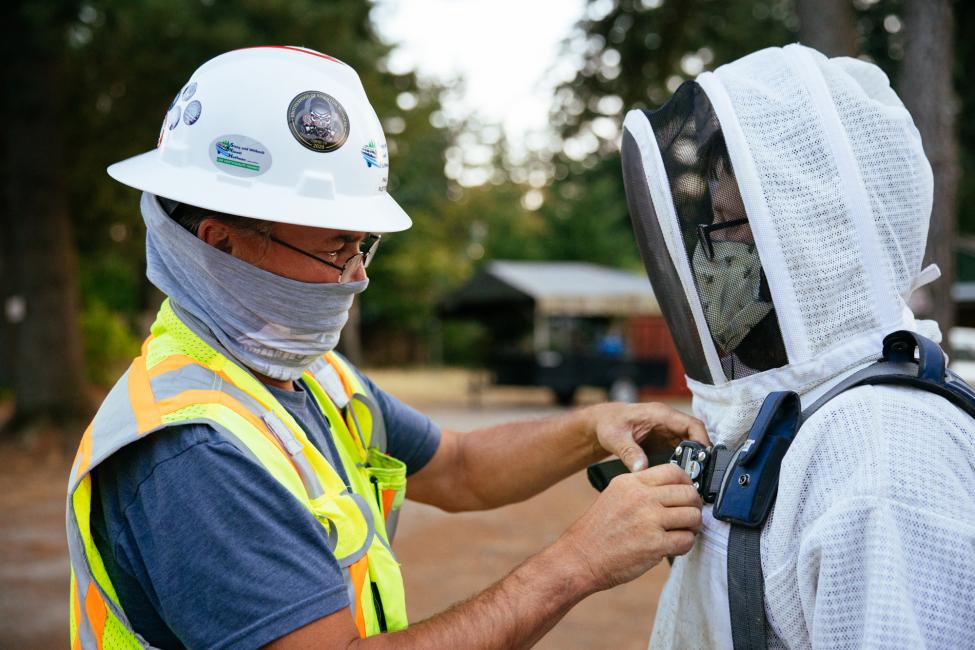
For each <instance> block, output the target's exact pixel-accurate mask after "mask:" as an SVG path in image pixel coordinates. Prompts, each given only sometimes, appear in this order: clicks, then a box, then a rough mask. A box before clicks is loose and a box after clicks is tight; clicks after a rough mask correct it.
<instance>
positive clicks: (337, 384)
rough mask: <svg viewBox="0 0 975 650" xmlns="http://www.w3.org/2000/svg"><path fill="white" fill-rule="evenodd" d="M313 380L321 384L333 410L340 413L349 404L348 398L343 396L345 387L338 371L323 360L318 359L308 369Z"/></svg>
mask: <svg viewBox="0 0 975 650" xmlns="http://www.w3.org/2000/svg"><path fill="white" fill-rule="evenodd" d="M308 370H309V371H310V372H311V374H312V376H313V377H314V378H315V380H316V381H317V382H318V383H319V384H321V386H322V390H324V391H325V394H326V395H328V397H329V399H330V400H332V403H333V404H335V408H337V409H339V410H340V411H341V410H342V409H344V408H345V405H346V404H348V403H349V396H348V395H346V394H345V386H343V385H342V378H341V377H339V373H338V371H336V370H335V368H333V367H332V364H330V363H329V362H328V361H326V360H325V359H324V358H321V359H318V360H317V361H315V363H313V364H311V366H310V367H309V368H308Z"/></svg>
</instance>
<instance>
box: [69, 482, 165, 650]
mask: <svg viewBox="0 0 975 650" xmlns="http://www.w3.org/2000/svg"><path fill="white" fill-rule="evenodd" d="M67 532H68V558H69V561H70V563H71V569H72V570H73V571H74V576H75V584H76V585H77V588H78V605H79V607H78V609H79V620H78V621H77V624H78V635H79V638H80V639H81V647H83V648H92V649H93V650H95V649H97V648H98V644H97V640H96V639H95V633H94V631H93V630H92V629H91V621H89V620H88V612H87V610H86V609H85V599H86V597H87V595H88V589H89V585H94V586H93V587H92V588H94V589H97V590H98V591H99V593H100V594H101V597H102V601H104V603H105V607H106V608H108V610H109V611H110V612H111V613H112V614H113V615H114V616H115V618H117V619H118V621H119V622H120V623H121V624H122V625H123V626H124V627H125V629H126V630H128V631H129V632H130V633H132V635H133V636H134V637H135V638H136V640H137V641H138V642H139V643H140V644H141V645H142V647H143V648H149V647H151V646H149V644H148V643H146V640H145V639H143V638H142V636H140V635H139V634H138V633H136V631H135V630H133V629H132V624H131V623H129V619H128V617H127V616H126V615H125V612H124V611H122V609H121V608H120V607H118V606H117V605H116V604H115V602H114V601H113V600H112V599H111V598H109V597H108V594H106V593H105V591H104V590H103V589H102V588H101V586H100V585H99V584H98V583H97V582H96V581H95V580H94V578H93V577H92V571H91V565H90V559H89V558H88V555H87V554H86V553H85V551H84V549H85V543H84V541H83V540H82V539H81V530H80V529H79V528H78V522H77V520H76V518H75V514H74V506H73V504H72V499H71V498H70V497H69V498H68V512H67Z"/></svg>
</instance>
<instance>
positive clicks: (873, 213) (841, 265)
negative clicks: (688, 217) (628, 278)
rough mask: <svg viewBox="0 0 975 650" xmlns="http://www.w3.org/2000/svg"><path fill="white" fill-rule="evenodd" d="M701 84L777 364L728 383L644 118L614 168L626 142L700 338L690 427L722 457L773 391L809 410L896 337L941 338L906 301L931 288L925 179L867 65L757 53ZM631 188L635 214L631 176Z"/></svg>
mask: <svg viewBox="0 0 975 650" xmlns="http://www.w3.org/2000/svg"><path fill="white" fill-rule="evenodd" d="M696 82H697V83H698V84H699V85H700V88H701V89H702V90H703V91H704V93H705V94H706V96H707V99H708V100H709V101H710V104H711V106H712V107H713V112H714V115H715V116H716V117H717V119H718V121H719V122H720V129H721V130H722V131H723V135H724V140H725V142H726V145H727V151H728V155H729V157H730V160H731V163H732V165H733V167H734V174H735V176H736V178H737V182H738V188H739V191H740V193H741V198H742V201H743V203H744V208H745V210H746V212H747V219H748V223H749V225H750V227H751V232H752V234H753V236H754V240H755V245H756V247H757V249H758V252H759V254H760V257H761V265H762V269H763V271H764V273H765V276H766V277H767V282H768V287H769V289H770V291H771V296H772V299H773V302H774V305H775V312H776V314H777V318H778V323H779V328H780V331H781V337H782V342H783V343H784V346H785V351H786V353H787V356H788V363H787V364H786V365H784V366H782V367H778V368H774V369H772V370H766V371H764V372H758V373H756V374H751V375H749V376H744V377H741V378H737V379H734V380H730V381H729V380H728V379H727V378H726V377H725V374H724V372H723V370H722V366H721V363H720V360H719V358H718V352H717V350H716V348H715V345H714V343H713V341H712V338H711V336H710V334H709V333H708V325H707V322H706V321H705V319H704V318H703V316H702V308H701V300H700V298H699V296H698V291H697V290H696V289H695V287H694V284H693V283H694V280H693V276H692V275H691V273H690V272H689V269H688V264H687V259H686V257H684V258H683V259H681V254H680V252H679V251H680V250H682V249H683V247H684V245H685V244H684V243H683V242H681V241H679V237H680V235H681V231H680V227H679V225H678V222H677V221H675V208H674V204H673V203H672V199H671V198H670V197H671V189H670V182H669V181H668V178H667V174H666V171H665V169H664V165H663V162H662V160H661V152H660V149H659V147H658V143H657V140H656V138H655V137H654V134H653V130H652V127H651V125H650V121H649V119H648V117H647V113H644V112H643V111H631V112H630V113H629V114H628V115H627V117H626V121H625V123H624V129H625V131H624V168H626V165H627V161H626V153H627V152H626V148H627V139H628V138H631V140H630V142H631V143H632V142H635V143H636V145H637V146H638V149H639V153H638V154H631V155H632V156H638V157H639V158H640V161H639V162H640V163H642V168H643V174H644V176H645V182H646V185H647V187H646V188H645V189H644V190H643V195H647V196H649V197H650V198H651V199H652V201H653V204H654V205H653V212H654V213H655V214H656V215H657V220H658V221H659V222H660V233H661V234H662V237H663V238H664V240H665V243H666V252H665V253H666V254H667V255H669V256H670V260H671V262H672V264H673V265H674V267H676V272H677V275H678V276H679V277H680V283H681V284H682V285H683V289H684V296H681V299H685V298H686V301H687V307H688V309H687V312H688V314H689V316H688V318H689V319H691V318H692V319H693V322H688V324H687V326H688V328H689V329H691V328H693V329H694V330H696V333H697V334H699V339H700V345H701V346H703V357H704V358H705V360H706V363H707V369H708V371H709V374H710V376H711V378H712V380H713V381H712V382H710V383H709V382H703V381H695V380H693V379H690V378H689V379H688V385H689V387H690V389H691V391H692V393H693V394H694V400H693V408H694V413H695V415H696V416H697V417H699V418H701V419H702V420H704V422H705V424H706V425H707V428H708V431H709V432H711V435H712V437H713V438H714V440H715V442H721V443H724V444H726V445H728V446H732V447H733V446H736V445H737V444H738V443H740V442H741V441H742V439H743V437H744V435H745V433H746V431H747V428H748V427H749V425H750V424H751V422H752V420H753V419H754V417H755V415H756V413H757V411H758V408H759V406H760V405H761V403H762V401H763V400H764V398H765V397H766V396H767V395H768V393H770V392H772V391H777V390H793V391H796V392H798V393H800V395H801V396H804V397H807V396H809V395H810V393H812V392H813V391H816V389H817V387H819V388H823V387H824V386H825V385H827V384H832V383H835V381H836V380H838V379H839V378H840V377H842V376H843V375H844V374H845V373H846V371H848V370H851V369H853V368H855V367H858V366H860V365H863V364H864V363H865V362H867V361H870V360H872V359H875V358H876V357H878V356H879V352H880V349H881V341H882V339H883V337H884V336H885V335H886V334H888V333H890V332H892V331H895V330H898V329H909V330H915V331H919V332H921V333H923V334H924V335H925V336H927V337H929V338H932V339H934V340H936V341H940V338H941V334H940V331H939V330H938V327H937V325H936V324H935V323H933V322H930V321H917V320H915V318H914V315H913V314H912V313H911V311H910V309H909V308H908V306H907V299H908V298H909V297H910V294H911V292H912V291H913V290H915V289H916V288H918V286H920V285H921V284H924V283H926V282H929V281H931V280H932V279H934V278H936V277H937V273H936V272H932V270H925V272H924V273H922V269H921V264H922V259H923V256H924V248H925V243H926V239H927V232H928V221H929V216H930V211H931V202H932V191H933V190H932V175H931V168H930V165H929V164H928V162H927V159H926V158H925V156H924V152H923V149H922V146H921V140H920V135H919V134H918V131H917V129H916V127H915V126H914V123H913V121H912V119H911V116H910V115H909V113H908V112H907V110H906V109H905V108H904V106H903V104H902V103H901V101H900V100H899V99H898V98H897V96H896V95H895V94H894V92H893V90H892V89H891V88H890V83H889V81H888V79H887V77H886V76H885V75H884V73H883V72H882V71H881V70H880V69H879V68H877V67H876V66H875V65H872V64H869V63H866V62H863V61H860V60H857V59H850V58H834V59H827V58H826V57H824V56H823V55H822V54H820V53H818V52H816V51H815V50H812V49H809V48H806V47H803V46H799V45H791V46H788V47H786V48H769V49H765V50H761V51H759V52H756V53H754V54H751V55H749V56H747V57H744V58H742V59H740V60H738V61H735V62H733V63H730V64H728V65H724V66H721V67H720V68H718V69H717V70H715V71H714V72H713V73H704V74H702V75H700V76H699V77H698V78H697V79H696ZM627 181H628V185H627V190H628V194H631V196H630V200H631V213H632V212H633V200H634V197H633V195H632V194H633V193H632V192H631V191H630V190H631V188H632V185H633V183H634V180H633V177H632V175H631V176H629V177H628V178H627ZM634 222H635V223H634V225H635V226H636V217H634ZM637 231H638V236H639V235H640V230H639V228H638V229H637ZM657 248H658V249H660V248H663V247H657ZM643 250H644V259H645V261H647V259H646V258H647V249H646V248H644V249H643ZM647 266H648V271H649V269H650V266H651V265H650V263H649V262H648V264H647ZM652 279H653V277H652V276H651V280H652ZM658 293H659V292H658ZM658 298H659V296H658ZM671 327H672V329H673V328H674V322H673V321H671ZM676 336H677V335H676V334H675V338H676ZM685 365H686V364H685ZM817 392H818V391H817ZM805 401H806V400H805V399H804V402H805Z"/></svg>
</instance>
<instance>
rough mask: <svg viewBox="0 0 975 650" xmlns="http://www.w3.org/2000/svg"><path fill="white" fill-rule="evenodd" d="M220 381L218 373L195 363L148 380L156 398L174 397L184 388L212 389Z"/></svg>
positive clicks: (221, 379)
mask: <svg viewBox="0 0 975 650" xmlns="http://www.w3.org/2000/svg"><path fill="white" fill-rule="evenodd" d="M221 383H223V378H222V377H221V376H220V375H218V374H217V373H215V372H213V371H212V370H210V369H209V368H205V367H203V366H201V365H198V364H195V363H189V364H186V365H185V366H183V367H181V368H176V369H175V370H170V371H168V372H164V373H162V374H161V375H157V376H156V377H153V378H152V379H150V380H149V384H150V385H151V386H152V393H153V395H155V396H156V399H157V400H163V399H166V398H168V397H175V396H176V395H178V394H179V393H182V392H183V391H184V390H194V389H196V390H214V389H217V388H219V387H220V384H221Z"/></svg>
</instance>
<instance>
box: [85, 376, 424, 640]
mask: <svg viewBox="0 0 975 650" xmlns="http://www.w3.org/2000/svg"><path fill="white" fill-rule="evenodd" d="M360 376H361V377H362V379H363V380H364V382H365V384H366V385H367V386H368V388H369V390H370V391H371V392H372V394H373V396H374V397H375V398H376V401H377V402H378V404H379V407H380V409H381V410H382V413H383V417H384V419H385V421H386V430H387V436H388V447H387V452H388V453H389V454H390V455H392V456H394V457H396V458H399V459H400V460H402V461H403V462H404V463H406V466H407V472H408V473H413V472H416V471H417V470H419V469H420V468H422V467H423V466H424V465H425V464H426V463H427V462H428V461H429V460H430V458H431V457H432V456H433V454H434V453H435V452H436V450H437V447H438V445H439V443H440V430H439V429H438V428H437V426H436V425H435V424H434V423H433V422H432V421H431V420H430V419H429V418H427V417H426V416H424V415H422V414H421V413H419V412H418V411H416V410H414V409H412V408H410V407H409V406H406V405H405V404H403V403H402V402H400V401H399V400H397V399H396V398H395V397H393V396H391V395H389V394H388V393H386V392H384V391H382V390H380V389H379V388H377V387H376V386H375V385H374V384H373V383H372V382H371V381H370V380H369V379H368V378H366V377H364V376H362V375H360ZM299 387H301V384H300V382H299ZM269 389H270V390H271V392H272V393H273V394H274V396H275V398H277V399H278V400H279V401H280V402H281V405H282V406H284V408H285V409H287V410H288V412H289V413H291V415H293V416H294V417H295V419H296V420H297V421H298V423H299V424H300V425H301V427H302V428H303V429H304V431H305V433H306V434H308V438H309V440H310V441H311V442H312V444H314V445H315V447H317V448H318V450H319V451H321V452H322V454H324V456H325V458H326V459H327V460H328V461H329V463H331V465H332V466H333V467H335V468H336V469H337V470H338V472H339V474H340V475H341V476H342V478H343V479H345V480H346V483H348V478H347V477H346V475H345V471H344V469H343V468H342V464H341V462H340V461H338V460H337V459H338V453H337V451H336V449H335V446H334V443H333V442H332V437H331V435H330V434H329V432H328V431H329V428H328V421H327V420H326V419H325V418H324V417H323V416H322V414H321V412H320V411H319V409H318V408H317V406H316V405H315V403H314V398H312V397H311V396H310V393H308V392H306V391H304V390H301V391H296V392H291V391H284V390H280V389H275V388H273V387H269ZM92 477H93V483H92V485H93V490H94V493H93V496H92V516H91V518H92V535H93V538H94V540H95V544H96V546H97V548H98V551H99V553H100V554H101V556H102V559H103V560H104V561H105V568H106V570H107V572H108V575H109V578H110V579H111V581H112V585H113V586H114V587H115V589H116V591H117V593H118V595H119V600H120V602H122V603H123V605H124V607H125V613H126V615H127V616H128V618H129V621H130V622H131V623H132V626H133V628H134V629H135V630H136V632H138V633H139V634H141V635H142V636H143V638H145V640H146V641H148V642H149V643H151V644H152V645H154V646H156V647H160V648H182V647H192V648H235V649H236V648H258V647H261V646H263V645H265V644H267V643H270V642H271V641H273V640H275V639H278V638H280V637H282V636H284V635H286V634H288V633H289V632H292V631H294V630H296V629H298V628H300V627H302V626H304V625H307V624H308V623H311V622H312V621H315V620H317V619H319V618H322V617H324V616H328V615H329V614H331V613H333V612H336V611H338V610H340V609H343V608H346V607H348V606H349V597H348V595H347V593H346V586H345V579H344V576H343V573H342V570H341V569H340V568H339V565H338V562H337V561H336V560H335V557H334V555H332V553H331V552H330V551H329V550H328V544H327V540H326V537H325V531H324V528H322V526H321V524H319V523H318V521H317V520H316V519H315V517H314V516H313V515H312V514H311V513H309V512H308V510H306V509H305V507H304V506H302V505H301V504H300V503H299V502H298V501H297V500H296V499H295V498H294V497H293V496H292V495H291V493H290V492H288V491H287V489H285V488H284V487H283V486H282V485H281V484H280V483H278V482H277V481H275V480H274V479H273V478H272V477H271V475H270V474H268V473H267V472H266V471H265V470H264V469H263V468H262V467H261V466H260V465H258V464H257V463H256V462H254V461H253V460H251V459H250V458H248V457H247V456H245V455H244V454H242V453H241V452H240V451H239V450H238V449H237V448H236V447H235V446H234V445H233V444H232V443H231V442H230V441H229V440H227V439H226V438H225V437H224V436H222V435H221V434H220V433H219V432H217V431H216V430H215V429H213V428H212V427H209V426H207V425H202V424H190V425H183V426H176V427H169V428H167V429H164V430H162V431H159V432H157V433H154V434H152V435H150V436H148V437H147V438H145V439H144V440H140V441H138V442H135V443H133V444H131V445H129V446H127V447H124V448H123V449H120V450H119V451H118V452H116V453H115V454H113V455H112V456H111V457H110V458H108V459H107V460H106V461H105V462H104V463H102V464H101V465H99V466H98V467H96V468H95V470H94V471H93V472H92Z"/></svg>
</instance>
